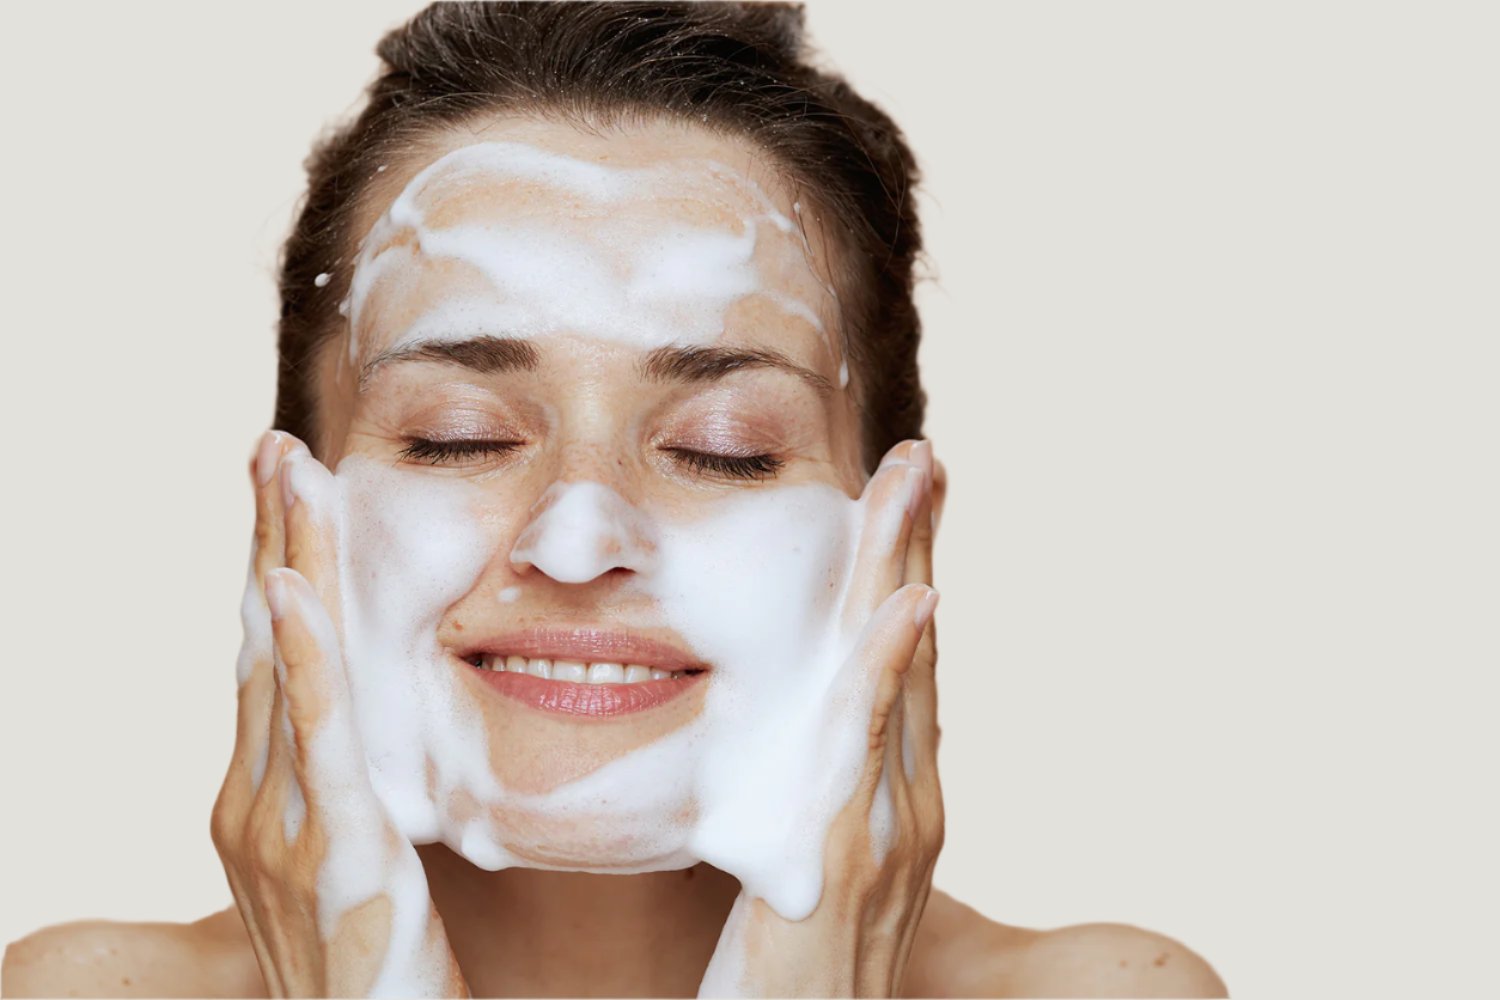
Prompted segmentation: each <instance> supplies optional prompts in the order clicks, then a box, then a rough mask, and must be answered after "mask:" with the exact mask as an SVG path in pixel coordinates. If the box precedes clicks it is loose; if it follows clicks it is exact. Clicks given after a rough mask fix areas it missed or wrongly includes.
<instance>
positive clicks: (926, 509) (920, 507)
mask: <svg viewBox="0 0 1500 1000" xmlns="http://www.w3.org/2000/svg"><path fill="white" fill-rule="evenodd" d="M909 456H910V461H911V464H913V465H915V466H916V467H917V468H918V469H920V470H922V476H923V479H924V483H923V489H922V490H921V492H920V494H919V496H918V497H917V505H916V508H915V509H914V510H913V512H912V519H911V538H910V539H909V540H908V542H907V546H906V575H905V577H904V578H903V582H904V583H925V584H928V585H929V586H930V585H931V584H932V539H933V534H934V532H935V528H936V518H935V516H934V513H933V511H934V510H935V509H936V507H935V504H936V502H937V501H936V498H935V496H934V493H935V491H936V482H937V476H936V475H935V463H934V460H933V457H932V442H931V441H925V440H924V441H918V442H916V443H915V444H913V445H912V447H911V451H910V452H909Z"/></svg>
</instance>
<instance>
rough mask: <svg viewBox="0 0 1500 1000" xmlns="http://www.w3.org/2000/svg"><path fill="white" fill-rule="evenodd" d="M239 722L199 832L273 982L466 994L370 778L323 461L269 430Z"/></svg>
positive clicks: (309, 990) (259, 482) (417, 871)
mask: <svg viewBox="0 0 1500 1000" xmlns="http://www.w3.org/2000/svg"><path fill="white" fill-rule="evenodd" d="M252 474H253V477H254V479H255V486H256V490H255V497H256V500H255V520H256V524H255V542H254V552H253V556H252V561H251V567H250V572H249V579H248V581H247V584H246V593H245V601H244V605H243V608H242V612H243V616H244V624H245V639H244V645H243V647H242V648H241V651H240V661H239V682H240V687H239V723H238V731H237V736H236V740H235V749H234V756H233V758H232V759H231V761H230V764H229V772H228V774H227V775H226V776H225V778H224V784H223V787H222V788H221V790H220V792H219V797H218V800H217V801H216V802H215V803H214V811H213V821H212V831H213V839H214V844H215V846H216V847H217V848H218V851H219V857H220V858H221V860H222V861H223V863H224V871H225V873H226V874H227V875H228V877H229V885H230V888H231V890H232V891H233V893H234V898H235V903H236V905H237V906H238V907H239V911H240V915H241V917H242V918H243V919H244V921H245V928H246V930H247V931H248V932H249V935H250V942H251V945H252V947H253V948H254V949H255V957H256V961H257V962H258V963H259V965H260V969H261V973H262V975H263V976H264V977H265V980H266V987H267V988H268V989H269V990H270V991H271V994H272V995H273V996H368V995H424V996H467V995H468V987H467V984H466V983H465V982H464V979H463V975H462V973H461V971H460V970H459V967H458V962H457V960H456V959H455V958H454V955H453V951H452V949H451V948H450V947H449V944H448V940H447V936H446V934H445V932H444V930H443V925H442V920H441V918H440V917H439V916H438V914H437V910H436V908H435V907H434V906H433V904H432V900H431V897H430V895H429V892H428V887H427V879H426V874H425V872H424V871H423V868H422V863H421V860H420V859H419V858H418V857H417V853H416V850H415V849H414V848H413V847H412V845H411V843H410V842H409V841H407V839H406V838H405V837H404V836H403V835H402V834H401V832H400V831H399V830H398V829H397V828H396V827H395V825H394V824H393V823H392V822H391V820H390V818H389V817H388V815H387V814H386V812H385V809H384V807H383V806H382V804H381V803H380V800H379V798H378V797H377V796H376V794H375V790H374V788H373V787H372V786H371V784H370V779H369V772H368V770H367V767H366V763H365V755H364V750H363V748H362V746H361V743H360V739H359V734H358V731H357V730H356V728H355V725H354V718H353V711H352V707H351V704H350V699H349V686H348V681H347V678H346V676H345V672H344V663H343V656H342V651H341V644H340V642H339V637H338V636H339V633H338V624H337V621H336V618H335V616H336V615H337V614H338V609H339V607H340V602H339V597H338V594H339V590H338V585H339V580H338V560H337V554H336V552H335V545H336V540H335V539H336V535H335V531H334V525H333V521H332V512H331V511H330V510H329V508H328V506H327V504H326V503H322V502H320V501H323V500H324V499H325V498H326V497H329V496H330V494H331V489H323V488H320V487H321V486H323V485H328V486H331V478H330V476H329V473H328V471H327V469H325V468H323V466H322V465H321V464H319V463H318V461H317V460H316V459H315V458H313V457H312V455H311V454H310V453H309V452H308V450H307V448H306V446H305V445H304V444H302V442H300V441H298V440H297V439H296V438H294V437H292V436H291V435H289V434H285V433H281V432H275V431H273V432H270V433H268V434H267V435H266V436H265V438H264V439H263V440H262V442H261V446H260V449H259V451H258V452H257V454H256V457H255V460H254V462H253V463H252Z"/></svg>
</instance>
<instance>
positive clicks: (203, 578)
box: [0, 0, 1500, 997]
mask: <svg viewBox="0 0 1500 1000" xmlns="http://www.w3.org/2000/svg"><path fill="white" fill-rule="evenodd" d="M414 6H415V5H414V4H407V3H401V2H379V3H374V2H365V3H361V4H358V5H355V4H344V5H338V6H320V5H314V4H306V3H298V4H290V3H279V4H277V3H262V4H255V5H235V6H233V7H225V8H223V9H217V8H214V7H211V6H209V5H194V6H191V7H190V6H186V5H184V6H180V7H167V6H150V5H123V4H115V5H108V6H106V5H104V4H100V5H98V6H97V7H95V8H93V9H91V10H90V9H88V8H78V7H75V6H74V5H71V4H70V5H65V6H64V5H40V4H28V5H25V6H21V7H16V8H14V9H8V10H7V11H6V26H5V34H6V36H7V45H6V46H5V48H6V50H7V52H6V58H5V60H4V66H3V72H4V74H5V80H4V90H3V93H4V94H5V96H6V98H7V100H6V105H5V131H6V133H7V139H6V142H5V152H4V153H3V154H0V169H3V170H4V172H5V178H4V191H5V194H6V197H5V207H4V209H3V213H0V220H3V227H4V228H3V232H4V237H5V239H4V242H3V247H0V253H3V254H4V274H5V276H6V278H5V295H4V325H5V344H4V358H5V360H4V361H3V368H0V370H3V378H4V384H3V397H0V406H3V427H4V431H5V436H6V459H5V462H4V466H5V470H6V471H5V473H4V491H3V497H4V499H3V503H4V514H5V524H6V526H7V528H8V536H7V544H6V546H5V557H4V564H5V569H4V571H3V577H0V579H3V586H4V588H5V600H4V602H3V609H4V611H3V613H4V616H5V618H4V634H5V636H6V637H7V646H6V664H5V668H4V670H3V673H0V760H3V762H4V763H3V772H0V773H3V782H4V784H3V800H0V810H3V813H4V817H5V818H4V820H3V823H0V838H3V840H0V845H3V851H0V939H3V940H9V939H11V938H14V937H16V936H19V935H20V934H22V933H23V932H25V931H27V930H29V929H31V928H33V927H35V926H37V925H40V924H44V923H49V922H55V921H60V920H64V919H69V918H77V917H84V916H102V917H114V918H129V919H141V918H158V919H171V920H180V919H188V918H192V917H196V916H198V915H201V914H203V913H205V912H207V911H209V910H211V909H214V908H217V907H220V906H222V905H224V904H225V903H227V902H228V901H229V895H228V891H227V889H226V887H225V886H224V884H223V878H222V873H221V870H220V869H219V866H218V862H217V860H216V858H215V855H214V853H213V849H212V846H211V844H210V843H209V839H208V835H207V823H208V811H209V807H210V804H211V802H212V798H213V795H214V792H215V790H216V787H217V783H218V780H219V777H220V774H221V770H222V768H223V765H224V762H225V761H226V759H227V755H228V753H229V748H230V743H231V736H232V734H231V727H232V712H233V699H234V684H233V661H234V655H235V649H236V645H237V642H238V623H237V617H236V614H237V604H238V598H239V590H240V586H241V580H242V573H243V566H244V558H245V549H246V545H247V542H248V533H249V526H250V523H251V505H250V495H249V490H248V486H247V483H246V478H245V471H244V468H245V462H246V459H247V457H248V455H249V453H250V449H251V447H252V444H253V443H254V440H255V438H256V435H257V433H258V432H259V431H260V429H261V428H262V427H263V426H264V425H265V424H266V422H267V421H268V419H269V415H270V410H271V400H272V381H273V380H272V375H273V355H272V351H271V344H272V341H271V326H272V322H273V318H274V315H275V308H276V307H275V301H274V296H273V285H272V279H271V273H272V267H273V259H274V255H275V250H276V245H277V243H278V241H279V239H280V238H281V237H282V236H283V234H284V232H285V229H286V226H287V224H288V220H289V216H290V211H291V208H292V205H293V202H294V200H295V199H296V197H297V195H298V193H299V190H300V182H301V176H300V170H299V163H300V161H301V159H302V157H303V155H304V154H305V152H306V149H307V146H308V143H309V141H310V139H311V138H312V137H313V135H314V134H315V133H317V132H318V130H319V129H320V128H321V127H323V125H324V124H325V123H327V122H329V121H330V120H332V119H333V118H334V117H335V116H336V115H338V114H339V113H341V112H343V111H344V110H346V109H348V108H350V107H351V106H352V105H353V103H354V101H355V98H356V96H357V93H358V89H359V87H360V85H362V83H363V82H364V81H366V80H367V79H368V78H369V77H370V75H371V73H372V72H373V70H374V61H373V57H372V55H371V50H372V47H373V45H374V43H375V40H376V38H377V37H378V36H379V34H380V33H381V31H382V29H384V28H386V27H388V26H390V25H393V24H394V23H396V22H397V21H398V20H400V19H401V18H402V17H403V16H404V15H406V14H407V13H409V12H410V11H411V10H413V9H414ZM127 7H128V8H129V9H127ZM811 22H812V27H813V29H814V33H815V36H816V38H817V39H818V40H819V41H820V42H821V44H822V46H823V48H824V49H825V50H826V52H827V53H828V56H829V58H830V60H831V61H832V62H833V63H834V64H836V65H838V66H841V67H843V68H844V69H845V70H846V71H847V72H848V74H849V75H850V76H851V77H852V79H853V80H854V81H855V82H856V83H857V84H858V85H859V86H861V87H863V88H865V89H866V90H867V92H868V93H869V94H870V95H871V96H873V97H874V98H875V99H877V100H878V101H879V102H881V103H882V104H884V105H885V106H886V107H887V108H888V109H889V110H890V111H891V112H892V113H893V114H895V116H896V117H897V119H898V120H899V121H900V122H902V123H903V124H904V125H905V126H906V128H907V130H908V132H909V135H910V138H911V141H912V143H913V145H914V146H915V148H916V149H917V151H918V153H919V155H920V156H921V158H922V160H923V162H924V164H925V166H926V171H927V182H928V183H927V189H926V192H925V194H924V196H923V198H924V201H923V205H924V211H925V213H926V225H927V231H928V235H929V241H930V247H931V255H932V260H933V263H934V272H935V275H936V280H935V281H933V282H931V283H929V284H927V285H926V287H925V288H924V289H923V293H922V294H923V303H924V309H925V316H926V323H927V330H928V341H927V344H926V346H925V347H924V351H923V360H924V364H925V366H926V371H927V379H928V385H929V387H930V391H931V395H932V408H931V412H932V418H931V425H930V431H931V435H932V437H933V438H934V439H935V442H936V445H937V451H938V454H939V455H940V456H941V457H942V458H943V459H944V460H945V461H946V462H947V464H948V467H949V469H950V470H951V472H952V483H953V487H952V501H951V506H950V509H949V513H948V518H947V521H946V523H945V525H944V527H943V533H942V537H941V539H940V545H939V553H938V555H939V566H938V570H939V574H940V575H939V586H940V588H941V589H942V590H943V593H944V602H943V606H942V608H941V610H940V612H939V619H940V621H941V623H942V650H943V654H942V662H941V670H940V676H941V678H942V685H941V690H942V694H943V701H942V722H943V726H944V730H945V734H946V739H945V743H944V746H943V757H942V763H943V773H944V778H945V789H946V792H947V797H948V809H949V815H950V825H949V829H950V834H949V841H948V847H947V849H946V851H945V854H944V857H943V861H942V863H941V865H940V866H939V868H938V875H937V883H938V885H939V886H941V887H943V888H946V889H948V890H949V891H951V892H953V893H954V894H956V895H958V896H959V897H960V898H962V899H965V900H968V901H970V902H972V903H973V904H975V905H977V906H978V907H979V908H980V909H982V910H983V911H984V912H986V913H988V914H990V915H992V916H994V917H997V918H999V919H1001V920H1004V921H1007V922H1012V923H1021V924H1027V925H1034V926H1052V925H1058V924H1065V923H1073V922H1079V921H1092V920H1119V921H1126V922H1130V923H1137V924H1140V925H1142V926H1146V927H1150V928H1154V929H1158V930H1161V931H1164V932H1166V933H1168V934H1171V935H1174V936H1177V937H1179V938H1181V939H1182V940H1183V941H1185V942H1186V943H1187V944H1188V945H1190V946H1191V947H1194V948H1196V949H1197V950H1199V951H1200V952H1202V953H1203V954H1204V955H1205V956H1207V957H1208V958H1209V959H1210V960H1211V961H1212V962H1213V963H1214V964H1215V965H1216V966H1217V967H1218V969H1219V970H1220V971H1221V973H1222V974H1223V975H1224V977H1225V979H1226V980H1227V981H1228V982H1229V984H1230V987H1231V989H1232V990H1234V991H1235V992H1236V994H1238V995H1241V996H1252V995H1261V996H1287V995H1293V994H1301V993H1313V992H1319V993H1325V994H1334V995H1352V994H1353V993H1355V991H1356V990H1357V991H1359V992H1360V993H1362V994H1364V995H1385V996H1393V997H1394V996H1411V995H1415V994H1416V993H1417V992H1418V991H1419V990H1420V991H1421V992H1424V993H1425V992H1428V991H1431V990H1442V989H1446V990H1451V991H1455V992H1456V991H1459V990H1469V991H1472V990H1475V989H1478V988H1480V987H1482V986H1489V987H1492V986H1493V968H1492V964H1491V962H1490V961H1489V960H1488V959H1487V958H1486V957H1485V956H1487V955H1493V953H1494V948H1495V945H1496V935H1497V930H1500V928H1497V922H1496V916H1495V898H1496V890H1497V884H1496V882H1497V879H1496V866H1495V862H1494V851H1493V844H1494V843H1496V842H1500V830H1497V825H1496V821H1495V815H1494V806H1495V797H1496V780H1495V773H1494V772H1495V768H1494V760H1495V759H1496V754H1495V750H1496V746H1495V744H1496V740H1495V736H1494V731H1495V706H1496V701H1495V695H1496V682H1495V671H1496V669H1497V666H1500V656H1497V641H1496V621H1495V610H1496V598H1497V589H1500V588H1497V566H1500V561H1497V556H1500V551H1497V550H1500V544H1497V542H1500V539H1497V531H1496V519H1495V512H1496V510H1497V509H1500V495H1497V494H1500V481H1497V480H1500V477H1497V469H1496V460H1497V448H1496V429H1497V426H1500V425H1497V413H1496V403H1495V395H1496V393H1495V389H1496V381H1497V375H1500V366H1497V361H1500V353H1497V350H1496V335H1497V322H1496V288H1495V283H1496V276H1497V263H1500V261H1497V252H1496V247H1497V239H1500V236H1497V234H1500V226H1497V223H1500V212H1497V195H1496V179H1497V178H1500V162H1497V142H1496V121H1497V115H1496V95H1497V93H1500V90H1497V79H1496V73H1495V68H1494V63H1495V60H1494V54H1495V49H1496V40H1497V32H1496V21H1495V19H1494V18H1493V17H1491V16H1489V14H1488V13H1487V12H1485V8H1484V7H1482V6H1479V5H1476V6H1473V7H1460V6H1456V5H1448V4H1443V3H1420V4H1419V3H1415V2H1413V3H1409V4H1405V5H1392V4H1382V3H1362V4H1351V5H1348V6H1346V7H1338V6H1334V5H1331V4H1327V3H1295V4H1266V3H1257V4H1250V3H1242V4H1207V3H1129V4H1125V3H1099V4H1081V3H1046V4H1043V3H1030V4H984V5H980V4H972V5H965V6H962V7H960V6H945V5H942V4H934V3H928V2H923V3H921V4H917V3H910V4H906V5H895V4H887V3H879V4H877V3H859V4H855V3H852V2H834V0H820V2H817V3H815V5H814V6H813V8H812V14H811Z"/></svg>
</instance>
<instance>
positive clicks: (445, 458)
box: [400, 438, 521, 465]
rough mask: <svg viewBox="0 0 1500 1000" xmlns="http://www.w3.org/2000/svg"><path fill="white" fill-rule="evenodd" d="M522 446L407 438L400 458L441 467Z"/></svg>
mask: <svg viewBox="0 0 1500 1000" xmlns="http://www.w3.org/2000/svg"><path fill="white" fill-rule="evenodd" d="M520 446H521V442H519V441H483V440H476V439H472V438H455V439H453V440H451V441H432V440H429V439H427V438H407V439H406V447H405V448H403V449H401V455H400V457H401V458H404V459H409V460H410V461H414V462H426V463H427V464H428V465H441V464H442V463H444V462H451V461H452V460H454V459H456V458H474V457H476V456H480V457H483V456H488V455H496V456H498V455H505V454H508V453H510V452H512V451H515V450H516V449H517V448H519V447H520Z"/></svg>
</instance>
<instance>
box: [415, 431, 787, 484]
mask: <svg viewBox="0 0 1500 1000" xmlns="http://www.w3.org/2000/svg"><path fill="white" fill-rule="evenodd" d="M518 447H520V442H519V441H484V440H475V439H468V438H458V439H454V440H451V441H433V440H429V439H427V438H407V441H406V447H405V448H403V449H401V452H400V457H401V458H403V459H407V460H409V461H414V462H425V463H427V464H428V465H440V464H442V463H444V462H450V461H453V460H454V459H460V458H474V457H476V456H479V457H483V456H489V455H494V456H499V455H505V454H509V453H510V452H512V451H515V450H516V449H517V448H518ZM663 450H664V451H666V452H667V453H668V454H669V455H671V456H672V457H673V458H675V459H677V460H678V461H679V462H681V463H682V464H684V465H686V466H687V467H688V468H690V469H692V470H693V471H694V472H698V473H701V474H704V475H710V476H719V477H722V478H727V479H755V480H766V479H770V478H772V477H774V476H775V475H776V474H777V473H778V472H780V471H781V467H782V465H784V464H785V463H784V462H783V461H782V460H781V459H779V458H777V457H776V456H774V455H720V454H716V453H714V452H708V451H693V450H692V449H690V448H665V449H663Z"/></svg>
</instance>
